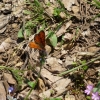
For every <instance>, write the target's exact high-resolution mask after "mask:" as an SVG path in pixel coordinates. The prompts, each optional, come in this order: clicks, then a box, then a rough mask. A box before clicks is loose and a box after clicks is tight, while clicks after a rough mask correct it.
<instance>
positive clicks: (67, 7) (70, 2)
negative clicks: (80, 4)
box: [62, 0, 75, 11]
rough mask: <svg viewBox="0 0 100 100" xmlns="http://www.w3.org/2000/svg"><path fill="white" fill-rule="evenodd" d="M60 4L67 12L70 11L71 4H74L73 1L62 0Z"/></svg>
mask: <svg viewBox="0 0 100 100" xmlns="http://www.w3.org/2000/svg"><path fill="white" fill-rule="evenodd" d="M62 3H63V4H64V6H65V8H66V9H67V10H68V11H71V7H72V4H75V0H62Z"/></svg>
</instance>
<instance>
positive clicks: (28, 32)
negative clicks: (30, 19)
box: [25, 29, 31, 37]
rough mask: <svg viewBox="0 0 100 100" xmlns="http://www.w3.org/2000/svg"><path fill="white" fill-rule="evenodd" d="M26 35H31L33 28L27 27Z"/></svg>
mask: <svg viewBox="0 0 100 100" xmlns="http://www.w3.org/2000/svg"><path fill="white" fill-rule="evenodd" d="M25 32H26V36H27V37H29V36H30V35H31V30H30V29H25Z"/></svg>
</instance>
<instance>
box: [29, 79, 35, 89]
mask: <svg viewBox="0 0 100 100" xmlns="http://www.w3.org/2000/svg"><path fill="white" fill-rule="evenodd" d="M28 85H29V86H30V87H31V88H33V89H34V88H35V86H36V82H31V81H30V82H28Z"/></svg>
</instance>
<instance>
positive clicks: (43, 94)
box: [39, 89, 53, 98]
mask: <svg viewBox="0 0 100 100" xmlns="http://www.w3.org/2000/svg"><path fill="white" fill-rule="evenodd" d="M52 92H53V90H51V89H49V90H47V91H44V92H43V93H40V94H39V96H40V97H41V98H44V97H45V98H50V96H51V94H52Z"/></svg>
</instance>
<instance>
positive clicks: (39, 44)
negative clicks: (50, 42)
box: [29, 30, 45, 51]
mask: <svg viewBox="0 0 100 100" xmlns="http://www.w3.org/2000/svg"><path fill="white" fill-rule="evenodd" d="M29 47H30V48H35V49H39V50H42V51H45V32H44V31H43V30H42V31H40V32H39V33H38V34H36V35H35V36H34V42H30V43H29Z"/></svg>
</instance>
